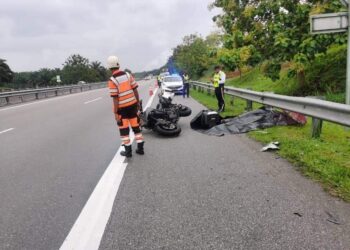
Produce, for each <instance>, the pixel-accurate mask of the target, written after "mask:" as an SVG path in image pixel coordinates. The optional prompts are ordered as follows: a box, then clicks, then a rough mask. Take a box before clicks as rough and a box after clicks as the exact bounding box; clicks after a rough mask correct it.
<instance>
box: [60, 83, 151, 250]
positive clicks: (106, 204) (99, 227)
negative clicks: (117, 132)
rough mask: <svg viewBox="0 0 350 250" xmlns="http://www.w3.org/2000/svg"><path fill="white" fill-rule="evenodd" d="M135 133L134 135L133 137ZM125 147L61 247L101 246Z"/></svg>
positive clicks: (83, 248) (122, 169) (70, 249)
mask: <svg viewBox="0 0 350 250" xmlns="http://www.w3.org/2000/svg"><path fill="white" fill-rule="evenodd" d="M156 92H157V89H156V90H155V91H154V94H153V96H151V97H150V99H149V100H148V102H147V105H146V107H145V108H144V110H146V109H147V108H149V107H150V106H151V105H152V102H153V99H154V97H155V95H156ZM133 140H134V135H132V136H131V141H133ZM121 151H122V147H121V146H120V147H119V150H118V152H117V153H116V155H115V156H114V158H113V160H112V162H111V163H110V164H109V166H108V167H107V169H106V171H105V172H104V174H103V176H102V177H101V179H100V180H99V182H98V184H97V186H96V187H95V189H94V191H93V192H92V194H91V195H90V198H89V200H88V201H87V203H86V204H85V206H84V208H83V210H82V211H81V213H80V215H79V217H78V219H77V220H76V221H75V223H74V225H73V227H72V229H71V230H70V232H69V234H68V236H67V237H66V239H65V240H64V242H63V244H62V246H61V247H60V250H73V249H74V250H87V249H88V250H95V249H96V250H97V249H98V248H99V246H100V243H101V239H102V236H103V234H104V231H105V228H106V225H107V222H108V220H109V217H110V215H111V212H112V209H113V203H114V200H115V197H116V195H117V192H118V189H119V186H120V183H121V181H122V179H123V175H124V172H125V169H126V167H127V165H128V163H127V162H125V157H123V156H121V155H120V152H121Z"/></svg>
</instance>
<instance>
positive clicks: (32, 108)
mask: <svg viewBox="0 0 350 250" xmlns="http://www.w3.org/2000/svg"><path fill="white" fill-rule="evenodd" d="M151 84H153V85H154V81H151V82H150V81H148V82H141V83H140V88H139V90H140V93H141V96H142V97H143V99H144V100H147V99H148V89H149V86H150V85H151ZM28 104H29V105H28ZM11 129H12V130H11ZM119 146H120V140H119V133H118V132H117V127H116V123H115V121H114V115H113V113H112V101H111V98H110V97H109V93H108V90H107V89H100V90H94V91H88V92H83V93H78V94H72V95H67V96H63V97H55V98H51V99H47V100H44V101H37V102H32V103H24V104H21V105H17V106H9V107H5V108H1V109H0V249H1V250H3V249H30V250H32V249H33V250H41V249H43V250H49V249H59V247H60V246H61V244H62V242H63V241H64V239H65V237H66V236H67V234H68V232H69V230H70V229H71V227H72V225H73V224H74V222H75V220H76V219H77V217H78V216H79V213H80V212H81V210H82V208H83V207H84V205H85V203H86V201H87V200H88V198H89V196H90V194H91V192H92V191H93V190H94V188H95V186H96V184H97V182H98V181H99V179H100V178H101V176H102V174H103V172H104V171H105V169H106V168H107V166H108V164H109V163H110V161H111V160H112V158H113V157H114V155H115V153H116V151H117V150H118V148H119Z"/></svg>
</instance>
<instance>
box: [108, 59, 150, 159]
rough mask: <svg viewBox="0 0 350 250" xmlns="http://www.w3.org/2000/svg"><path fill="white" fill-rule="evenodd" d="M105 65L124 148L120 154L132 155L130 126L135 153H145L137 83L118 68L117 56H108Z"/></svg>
mask: <svg viewBox="0 0 350 250" xmlns="http://www.w3.org/2000/svg"><path fill="white" fill-rule="evenodd" d="M107 65H108V68H109V69H110V70H111V71H112V76H111V78H110V79H109V81H108V88H109V92H110V95H111V97H112V98H113V111H114V114H115V119H116V121H117V124H118V126H119V132H120V137H121V140H122V145H123V146H124V148H125V150H124V151H122V152H121V153H120V154H121V155H122V156H125V157H127V158H130V157H132V148H131V140H130V135H129V133H130V127H131V128H132V130H133V131H134V134H135V139H136V142H137V149H136V153H137V154H140V155H143V154H144V153H145V152H144V143H145V142H144V140H143V136H142V133H141V127H140V124H139V116H138V113H139V111H140V99H139V93H138V91H137V87H138V84H137V82H136V81H135V79H134V77H133V76H132V75H131V74H129V73H127V72H125V71H121V70H120V65H119V59H118V57H116V56H110V57H108V59H107Z"/></svg>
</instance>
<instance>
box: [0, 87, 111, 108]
mask: <svg viewBox="0 0 350 250" xmlns="http://www.w3.org/2000/svg"><path fill="white" fill-rule="evenodd" d="M104 87H106V83H105V82H97V83H89V84H82V85H70V86H63V87H53V88H39V89H30V90H21V91H11V92H2V93H0V107H2V106H6V105H11V104H18V103H22V102H29V101H34V100H39V99H44V98H50V97H55V96H61V95H68V94H74V93H78V92H83V91H88V90H93V89H99V88H104Z"/></svg>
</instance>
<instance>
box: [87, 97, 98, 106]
mask: <svg viewBox="0 0 350 250" xmlns="http://www.w3.org/2000/svg"><path fill="white" fill-rule="evenodd" d="M101 99H102V97H99V98H96V99H93V100H91V101H87V102H84V104H89V103H92V102H96V101H98V100H101Z"/></svg>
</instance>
